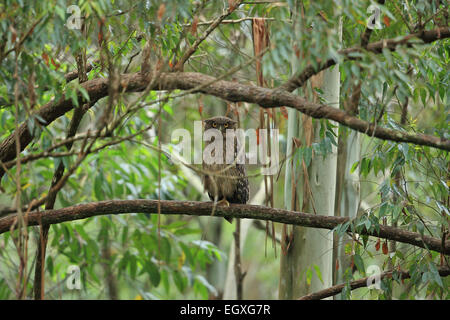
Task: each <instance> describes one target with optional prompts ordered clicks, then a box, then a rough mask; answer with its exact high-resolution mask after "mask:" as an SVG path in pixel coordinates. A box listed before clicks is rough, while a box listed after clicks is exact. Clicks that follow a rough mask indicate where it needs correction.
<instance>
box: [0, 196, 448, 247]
mask: <svg viewBox="0 0 450 320" xmlns="http://www.w3.org/2000/svg"><path fill="white" fill-rule="evenodd" d="M160 205H161V214H186V215H191V216H208V215H211V212H212V209H213V204H212V202H198V201H169V200H161V201H160ZM156 212H158V200H110V201H100V202H92V203H86V204H80V205H77V206H73V207H67V208H63V209H57V210H47V211H42V212H37V211H33V212H31V213H29V214H28V215H26V219H27V223H28V226H35V225H39V224H41V223H42V224H57V223H61V222H66V221H72V220H80V219H85V218H89V217H93V216H99V215H106V214H123V213H150V214H151V213H156ZM214 215H215V216H218V217H224V218H239V219H259V220H270V221H274V222H280V223H284V224H292V225H299V226H304V227H312V228H320V229H328V230H332V229H334V228H335V227H336V226H338V225H339V224H342V223H345V222H347V221H348V218H344V217H333V216H323V215H315V214H309V213H301V212H294V211H288V210H283V209H275V208H269V207H265V206H256V205H241V204H232V205H230V206H229V207H222V206H218V207H216V209H215V212H214ZM16 218H17V216H16V215H11V216H7V217H4V218H2V219H0V234H1V233H4V232H7V231H10V230H11V227H12V226H14V227H15V225H16V223H15V221H16ZM360 233H361V234H367V235H370V236H376V237H380V238H384V239H389V240H395V241H398V242H403V243H408V244H411V245H414V246H418V247H421V248H428V249H430V250H433V251H437V252H442V253H444V254H450V240H447V241H446V242H445V243H444V246H442V243H441V240H440V239H438V238H433V237H430V236H426V235H424V236H422V235H420V234H419V233H416V232H411V231H407V230H403V229H400V228H394V227H390V226H383V225H380V230H379V232H376V231H373V230H366V229H363V230H361V231H360Z"/></svg>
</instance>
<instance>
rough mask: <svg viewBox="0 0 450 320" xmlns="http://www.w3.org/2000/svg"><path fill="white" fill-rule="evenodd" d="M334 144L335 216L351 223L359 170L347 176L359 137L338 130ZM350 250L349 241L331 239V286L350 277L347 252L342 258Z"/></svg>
mask: <svg viewBox="0 0 450 320" xmlns="http://www.w3.org/2000/svg"><path fill="white" fill-rule="evenodd" d="M340 131H341V134H340V135H339V143H338V160H337V178H336V202H335V215H336V216H340V217H348V218H350V219H353V218H355V217H356V215H357V212H358V207H359V202H360V183H359V169H357V170H355V171H354V172H353V173H351V172H350V171H351V167H352V165H353V164H354V163H355V162H356V161H358V160H359V158H360V153H361V142H360V134H359V133H358V132H356V131H354V130H348V129H347V128H344V127H341V128H340ZM346 245H347V246H350V248H351V238H350V237H349V236H347V235H345V236H342V237H338V236H337V235H335V237H334V250H333V265H334V268H333V284H340V283H343V282H345V281H346V280H347V279H348V278H349V277H351V269H350V264H351V255H350V254H349V253H351V251H349V250H348V252H347V254H345V246H346ZM335 298H339V296H336V297H335Z"/></svg>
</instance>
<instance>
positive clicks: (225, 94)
mask: <svg viewBox="0 0 450 320" xmlns="http://www.w3.org/2000/svg"><path fill="white" fill-rule="evenodd" d="M149 81H150V79H149V78H148V77H147V76H144V75H142V74H139V73H130V74H122V75H121V81H120V87H119V90H120V91H121V92H137V91H143V90H145V88H146V86H147V85H148V83H149ZM81 86H83V87H84V88H85V89H86V91H87V93H88V94H89V97H90V104H89V105H90V106H93V105H94V104H95V103H96V102H97V101H98V100H99V99H101V98H103V97H106V96H107V95H108V79H107V78H99V79H94V80H90V81H87V82H84V83H83V84H81ZM150 89H151V90H174V89H179V90H194V92H202V93H204V94H209V95H213V96H216V97H219V98H222V99H225V100H228V101H233V102H239V101H244V102H249V103H255V104H258V105H260V106H261V107H263V108H276V107H280V106H287V107H291V108H294V109H297V110H299V111H300V112H302V113H304V114H307V115H309V116H311V117H313V118H326V119H330V120H334V121H336V122H338V123H340V124H342V125H344V126H347V127H349V128H351V129H354V130H357V131H359V132H362V133H365V134H367V135H369V136H373V137H376V138H379V139H384V140H391V141H396V142H408V143H414V144H417V145H424V146H430V147H435V148H439V149H443V150H450V140H448V139H445V138H441V137H436V136H432V135H426V134H420V133H419V134H410V133H407V132H403V131H399V130H393V129H388V128H383V127H379V126H378V127H377V126H375V125H374V124H372V123H369V122H367V121H364V120H361V119H359V118H357V117H355V116H351V115H349V114H348V113H347V112H345V111H343V110H340V109H338V108H334V107H331V106H328V105H323V104H318V103H312V102H309V101H307V100H305V99H303V98H301V97H299V96H297V95H294V94H292V93H289V92H286V91H282V90H278V89H268V88H262V87H258V86H254V85H247V84H240V83H237V82H233V81H225V80H217V79H216V78H214V77H211V76H207V75H204V74H201V73H194V72H179V73H177V72H174V73H162V74H161V75H160V77H159V78H158V79H156V80H155V81H154V85H153V87H152V88H150ZM78 98H79V103H80V104H81V103H84V101H83V98H82V96H81V94H79V96H78ZM74 107H75V106H74V104H73V102H72V100H71V99H70V98H68V99H66V98H60V99H59V100H57V101H51V102H49V103H47V104H46V105H45V106H43V107H42V108H41V109H40V110H39V111H38V112H37V115H38V116H39V117H37V119H43V122H41V125H44V126H46V125H48V124H50V123H51V122H53V121H54V120H56V119H57V118H59V117H61V116H62V115H64V114H65V113H66V112H68V111H70V110H72V109H73V108H74ZM17 130H19V132H18V133H19V139H20V149H21V150H23V149H24V148H25V147H26V146H27V145H28V144H29V143H30V142H31V140H32V139H33V135H32V134H31V133H30V130H29V129H28V124H27V122H25V123H23V124H22V125H21V126H20V127H19V128H18V129H17ZM15 157H16V149H15V138H14V132H13V133H11V135H10V136H9V137H7V138H6V139H5V140H4V141H3V142H2V143H1V144H0V161H2V162H6V161H9V160H12V159H14V158H15ZM3 173H4V172H3V171H2V169H1V167H0V177H1V176H2V175H3Z"/></svg>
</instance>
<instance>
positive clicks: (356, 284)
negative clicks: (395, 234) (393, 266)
mask: <svg viewBox="0 0 450 320" xmlns="http://www.w3.org/2000/svg"><path fill="white" fill-rule="evenodd" d="M438 272H439V275H440V276H441V277H447V276H449V275H450V269H449V268H448V267H442V268H438ZM395 273H397V275H398V278H399V279H409V278H411V275H410V274H409V272H408V271H401V270H400V271H395ZM393 274H394V271H386V272H383V273H381V274H380V275H379V276H380V280H382V279H384V278H392V275H393ZM369 278H370V277H365V278H362V279H358V280H355V281H352V282H350V290H355V289H358V288H363V287H367V280H369ZM372 278H373V276H372ZM370 284H372V283H369V285H370ZM345 287H346V284H345V283H341V284H338V285H335V286H332V287H329V288H327V289H324V290H320V291H317V292H314V293H310V294H308V295H306V296H303V297H300V298H299V299H298V300H320V299H325V298H328V297H332V296H335V295H337V294H339V293H340V292H341V291H342V290H343V289H344V288H345Z"/></svg>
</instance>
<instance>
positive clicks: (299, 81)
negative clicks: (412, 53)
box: [279, 27, 450, 92]
mask: <svg viewBox="0 0 450 320" xmlns="http://www.w3.org/2000/svg"><path fill="white" fill-rule="evenodd" d="M449 37H450V28H449V27H444V28H437V29H433V30H426V31H422V32H417V33H413V34H409V35H406V36H404V37H401V38H395V39H385V40H381V41H377V42H373V43H369V44H368V45H367V47H366V48H361V47H360V46H358V47H354V48H347V49H343V50H340V51H339V52H338V53H339V54H340V55H342V56H343V57H344V59H352V58H351V54H352V53H355V52H362V51H364V50H367V51H370V52H373V53H381V52H383V49H384V48H386V49H389V50H391V51H394V50H395V49H397V48H398V47H399V46H401V45H406V46H408V47H410V46H412V45H413V44H414V43H416V44H417V39H419V40H422V42H423V43H431V42H434V41H437V40H441V39H445V38H449ZM336 63H337V61H336V60H335V59H331V58H330V59H328V60H324V61H321V62H318V63H317V67H313V66H312V65H309V66H307V67H306V68H305V69H304V70H303V71H302V72H300V73H299V74H297V75H294V76H293V77H292V78H290V79H289V80H288V81H286V82H285V83H284V84H282V85H281V86H280V87H279V89H281V90H285V91H289V92H292V91H294V90H295V89H297V88H299V87H301V86H303V84H305V82H306V81H307V80H308V79H309V78H311V77H312V76H313V75H316V74H318V73H319V72H321V71H323V70H325V69H328V68H329V67H331V66H333V65H335V64H336Z"/></svg>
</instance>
